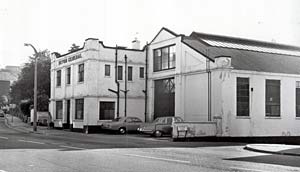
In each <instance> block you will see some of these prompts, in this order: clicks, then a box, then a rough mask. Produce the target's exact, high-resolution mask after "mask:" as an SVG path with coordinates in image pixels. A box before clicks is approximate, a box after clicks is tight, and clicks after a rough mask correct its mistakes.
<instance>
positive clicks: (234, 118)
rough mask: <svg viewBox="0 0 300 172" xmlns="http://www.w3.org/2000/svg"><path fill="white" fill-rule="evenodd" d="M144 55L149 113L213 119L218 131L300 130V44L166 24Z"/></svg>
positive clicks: (265, 132) (231, 133)
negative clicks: (184, 30) (181, 31)
mask: <svg viewBox="0 0 300 172" xmlns="http://www.w3.org/2000/svg"><path fill="white" fill-rule="evenodd" d="M148 57H149V65H148V66H149V68H148V71H149V77H148V88H149V89H148V97H149V98H148V109H149V111H148V117H149V118H150V119H153V118H156V117H158V116H165V115H166V116H168V115H175V116H181V117H182V118H183V119H184V120H185V121H194V122H195V121H202V122H205V121H214V122H216V127H217V133H216V134H217V135H218V136H287V135H288V136H299V135H300V70H299V69H300V48H299V47H294V46H287V45H280V44H274V43H267V42H260V41H254V40H247V39H240V38H232V37H225V36H216V35H209V34H202V33H197V32H193V33H192V34H191V35H190V36H184V35H177V34H175V33H174V32H172V31H170V30H168V29H166V28H163V29H161V31H160V32H159V33H158V34H157V35H156V37H155V38H154V39H153V40H152V42H151V43H150V45H149V56H148ZM174 87H175V88H174ZM160 100H164V102H160ZM170 109H171V110H170Z"/></svg>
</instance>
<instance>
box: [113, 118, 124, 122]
mask: <svg viewBox="0 0 300 172" xmlns="http://www.w3.org/2000/svg"><path fill="white" fill-rule="evenodd" d="M121 120H122V118H115V119H113V120H112V121H114V122H118V121H121Z"/></svg>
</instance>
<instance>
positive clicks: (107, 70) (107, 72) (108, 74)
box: [104, 65, 110, 76]
mask: <svg viewBox="0 0 300 172" xmlns="http://www.w3.org/2000/svg"><path fill="white" fill-rule="evenodd" d="M104 73H105V74H104V75H105V76H110V65H105V72H104Z"/></svg>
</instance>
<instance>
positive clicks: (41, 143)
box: [18, 140, 45, 145]
mask: <svg viewBox="0 0 300 172" xmlns="http://www.w3.org/2000/svg"><path fill="white" fill-rule="evenodd" d="M18 141H19V142H28V143H35V144H40V145H43V144H45V143H43V142H35V141H30V140H18Z"/></svg>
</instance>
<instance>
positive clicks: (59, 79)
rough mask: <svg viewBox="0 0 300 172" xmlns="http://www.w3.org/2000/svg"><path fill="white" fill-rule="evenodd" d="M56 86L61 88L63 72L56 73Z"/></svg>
mask: <svg viewBox="0 0 300 172" xmlns="http://www.w3.org/2000/svg"><path fill="white" fill-rule="evenodd" d="M56 86H61V70H58V71H57V72H56Z"/></svg>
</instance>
